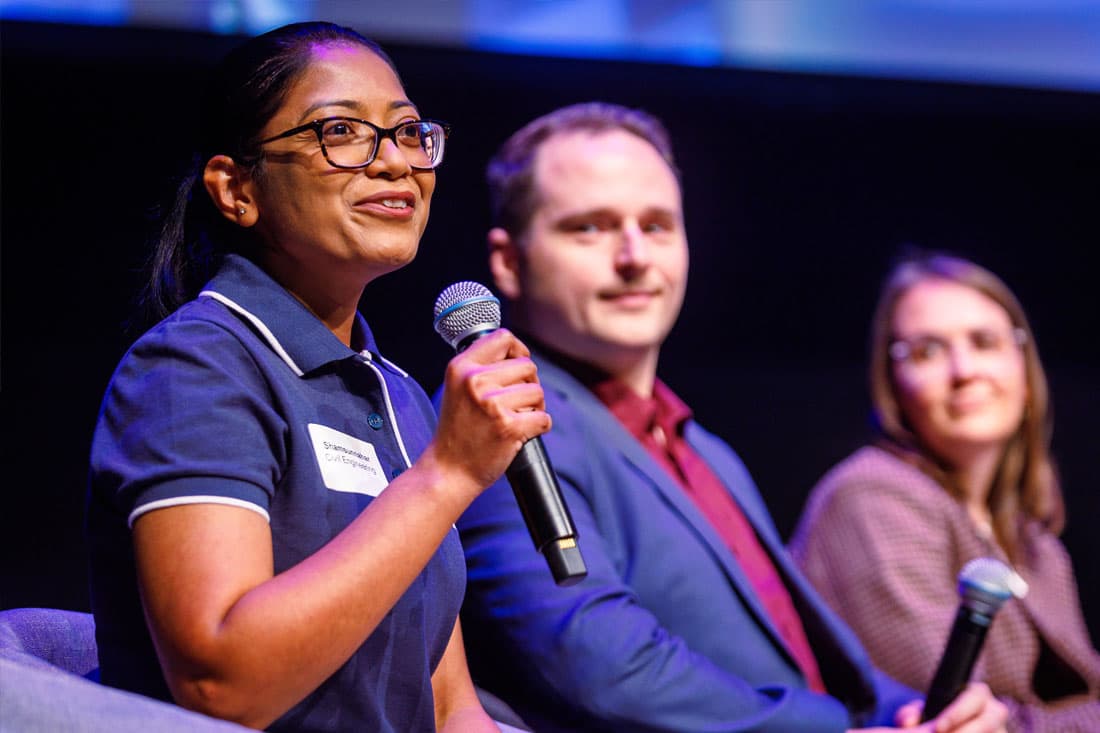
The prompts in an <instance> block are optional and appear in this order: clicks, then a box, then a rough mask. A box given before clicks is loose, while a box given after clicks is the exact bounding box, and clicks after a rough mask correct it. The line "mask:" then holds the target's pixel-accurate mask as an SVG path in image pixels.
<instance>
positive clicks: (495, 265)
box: [488, 227, 521, 300]
mask: <svg viewBox="0 0 1100 733" xmlns="http://www.w3.org/2000/svg"><path fill="white" fill-rule="evenodd" d="M488 240H489V271H490V272H491V273H492V274H493V282H494V283H496V286H497V290H499V291H500V293H501V294H502V295H503V296H504V297H505V298H507V299H508V300H515V299H517V298H518V297H519V296H520V291H521V287H520V278H519V266H520V265H519V247H518V245H517V244H516V242H515V240H514V239H512V236H511V235H510V234H508V232H506V231H505V230H504V229H501V228H500V227H493V228H492V229H490V230H489V237H488Z"/></svg>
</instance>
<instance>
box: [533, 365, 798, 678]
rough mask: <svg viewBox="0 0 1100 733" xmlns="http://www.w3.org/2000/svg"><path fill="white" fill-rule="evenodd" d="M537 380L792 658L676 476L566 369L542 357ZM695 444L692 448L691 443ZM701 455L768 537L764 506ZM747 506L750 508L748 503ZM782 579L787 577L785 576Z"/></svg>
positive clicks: (725, 548) (727, 551) (729, 554)
mask: <svg viewBox="0 0 1100 733" xmlns="http://www.w3.org/2000/svg"><path fill="white" fill-rule="evenodd" d="M539 380H540V382H541V383H542V384H543V386H544V387H549V388H552V389H554V390H556V391H557V392H558V393H559V394H561V396H562V397H563V398H565V399H567V400H569V401H570V402H572V403H573V404H574V405H575V406H576V407H577V409H578V410H579V411H580V412H581V413H583V414H584V415H585V417H586V418H587V419H588V420H590V421H591V423H592V424H593V425H595V426H596V427H597V428H598V430H599V433H600V435H602V436H604V437H605V438H606V440H607V441H608V442H609V443H610V444H611V445H612V446H613V447H614V448H615V450H617V451H618V452H619V453H621V454H622V455H623V456H624V457H625V458H626V460H627V461H629V462H630V463H631V465H632V466H633V467H634V468H635V470H636V471H637V472H638V473H639V474H640V475H641V476H642V477H644V478H645V479H646V481H645V483H644V485H639V487H638V490H642V489H643V488H648V489H649V490H651V491H653V492H654V493H656V494H657V495H658V497H659V498H660V499H661V500H662V501H664V502H665V503H666V504H668V505H669V506H671V507H672V508H673V510H674V511H675V512H676V514H677V515H678V516H679V517H680V518H681V519H682V521H683V522H684V524H686V525H687V526H688V527H690V528H691V530H692V531H693V532H694V533H695V534H696V535H698V537H699V538H700V540H701V541H702V542H703V543H704V545H705V546H706V547H707V548H708V549H709V550H710V552H711V554H712V555H713V556H714V558H715V560H716V561H717V562H718V564H719V565H720V566H721V568H722V570H723V571H724V572H725V574H726V576H727V577H728V578H729V580H730V584H731V585H732V586H733V587H734V589H735V591H736V592H737V593H738V595H740V596H741V598H742V599H743V600H744V602H745V605H746V606H747V607H748V608H749V609H750V610H751V612H752V614H753V616H755V617H756V620H757V622H758V623H759V624H760V625H761V626H762V627H763V628H764V629H766V631H767V633H768V634H769V635H770V636H771V638H772V640H773V641H774V643H775V644H776V647H777V648H779V649H782V650H783V651H784V653H785V654H787V656H788V657H790V655H789V653H788V652H787V647H786V644H785V643H784V641H783V640H782V637H780V636H779V631H778V629H776V627H775V625H774V624H773V622H772V620H771V617H770V616H769V615H768V613H767V611H766V609H765V608H764V605H763V603H761V601H760V599H759V597H758V596H757V594H756V591H755V590H754V589H753V587H752V583H751V582H750V581H749V578H748V576H746V575H745V572H744V571H743V570H742V569H741V566H740V564H738V563H737V562H736V561H735V560H734V558H733V554H732V552H731V551H730V549H729V547H728V546H727V545H726V543H725V542H724V541H723V540H722V538H721V537H719V536H718V533H717V532H716V531H715V529H714V527H713V526H712V525H711V523H710V522H709V521H708V520H707V519H706V517H704V516H703V513H702V512H701V511H700V510H699V508H698V507H697V506H696V505H695V503H694V502H693V501H692V500H691V499H690V498H689V497H688V496H687V494H686V493H685V492H684V490H683V489H682V488H681V487H680V485H679V484H678V483H677V482H676V481H675V479H673V478H672V477H671V476H669V475H668V472H667V471H665V470H664V469H663V468H662V467H661V466H660V465H659V464H658V463H657V462H656V461H655V460H653V458H652V457H651V456H650V455H649V453H648V452H647V451H646V450H645V448H644V447H643V446H642V445H641V444H640V443H639V442H638V441H637V440H636V439H635V438H634V436H633V435H631V434H630V433H629V432H628V431H627V430H626V428H624V427H623V426H622V424H621V423H619V421H618V420H616V419H615V416H614V415H612V414H611V411H610V410H608V409H607V407H606V406H605V405H604V404H603V403H602V402H600V401H599V399H597V398H596V396H595V395H593V394H592V392H591V391H590V390H589V389H587V388H586V387H585V386H584V385H582V384H581V383H580V382H578V381H577V380H576V379H574V378H573V377H572V376H571V375H570V374H569V373H568V372H565V371H564V370H562V369H561V368H560V367H558V366H556V365H554V364H553V363H551V362H548V361H544V360H540V361H539ZM693 447H696V446H695V444H694V443H693ZM696 449H697V450H699V449H698V447H696ZM700 455H702V456H703V458H704V460H706V461H707V463H708V464H710V465H711V467H712V469H713V470H714V471H715V473H716V474H717V475H718V476H719V478H721V479H722V481H723V483H724V484H725V485H726V486H727V489H728V490H730V492H731V494H732V495H733V498H734V500H735V501H736V502H737V503H738V505H739V506H740V507H741V508H742V510H743V511H744V512H745V515H746V517H747V518H748V520H749V523H750V524H752V525H753V527H754V528H755V529H756V531H757V532H758V534H759V535H761V536H763V535H767V534H768V528H770V527H771V526H772V525H771V522H770V520H765V521H761V520H760V517H759V514H760V511H764V512H766V511H767V509H766V508H764V507H760V508H757V507H755V506H751V502H746V501H744V500H743V498H744V497H741V496H738V492H737V491H735V490H734V489H733V487H731V486H730V483H731V482H729V481H728V477H729V476H730V475H731V473H730V472H729V471H725V470H723V469H724V466H722V465H720V462H719V465H716V462H715V461H713V460H712V457H711V456H708V455H706V453H705V452H703V451H700ZM747 504H748V505H749V506H746V505H747ZM761 527H764V528H765V530H764V531H761V529H760V528H761ZM774 542H778V538H775V539H774V541H764V546H765V548H766V550H767V552H768V554H769V555H770V556H771V557H773V558H774V557H775V548H774ZM780 572H781V573H782V574H783V575H784V576H786V575H787V573H785V572H783V571H782V570H781V571H780ZM784 580H786V578H785V577H784ZM791 662H792V664H793V663H794V660H793V659H791Z"/></svg>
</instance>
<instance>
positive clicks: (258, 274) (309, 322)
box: [200, 254, 381, 376]
mask: <svg viewBox="0 0 1100 733" xmlns="http://www.w3.org/2000/svg"><path fill="white" fill-rule="evenodd" d="M200 295H205V296H208V297H213V298H215V299H217V300H219V301H221V302H222V303H224V304H225V305H226V306H227V307H229V308H230V309H231V310H233V311H235V312H236V313H237V314H238V315H240V316H242V317H244V318H245V319H247V320H248V321H250V322H251V323H252V325H253V326H255V327H256V328H257V330H259V331H260V332H261V334H262V335H263V337H264V338H265V340H267V341H268V343H269V345H270V346H271V347H272V349H274V350H275V351H276V352H277V353H279V355H280V356H281V357H282V358H283V360H284V361H287V363H288V364H289V365H290V366H291V368H292V369H294V370H295V371H296V372H298V373H299V376H302V375H304V374H308V373H310V372H312V371H313V370H315V369H317V368H319V367H322V366H324V365H325V364H328V363H331V362H334V361H339V360H342V359H347V358H349V357H352V356H355V355H356V354H357V353H362V352H356V351H353V350H352V349H350V348H348V347H347V346H345V345H344V343H343V342H342V341H340V339H338V338H336V335H335V334H334V333H332V331H330V330H329V329H328V327H327V326H326V325H325V324H324V323H322V322H321V320H320V319H319V318H317V316H315V315H314V314H313V313H310V312H309V310H308V309H307V308H306V307H305V306H304V305H303V304H302V303H301V302H300V301H299V300H298V299H297V298H295V297H294V296H293V295H291V294H290V293H289V292H288V291H287V290H286V288H284V287H283V286H282V285H280V284H279V283H278V282H276V281H275V280H274V279H273V278H272V277H271V276H270V275H268V274H267V272H265V271H264V270H263V269H262V268H261V267H259V266H258V265H257V264H255V263H254V262H252V261H251V260H249V259H247V258H245V257H241V256H240V255H235V254H230V255H227V256H226V258H225V262H224V263H223V264H222V266H221V267H220V268H219V269H218V272H217V274H216V275H214V277H213V278H212V279H211V280H210V282H209V283H207V285H206V287H205V288H203V292H202V293H200ZM227 301H228V302H227ZM352 343H357V344H362V345H363V351H364V352H368V353H369V354H371V355H374V356H378V358H381V357H380V355H379V354H378V347H377V345H376V344H375V342H374V335H373V334H372V333H371V331H370V328H369V327H368V326H367V322H366V319H364V318H363V315H362V314H361V313H358V312H357V313H356V314H355V324H354V326H353V327H352Z"/></svg>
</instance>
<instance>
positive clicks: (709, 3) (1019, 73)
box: [0, 0, 1100, 91]
mask: <svg viewBox="0 0 1100 733" xmlns="http://www.w3.org/2000/svg"><path fill="white" fill-rule="evenodd" d="M0 18H3V19H8V20H29V21H44V22H55V23H75V24H94V25H116V26H136V27H142V26H148V27H161V28H165V27H167V28H181V29H188V30H204V31H210V32H215V33H247V34H254V33H260V32H263V31H265V30H267V29H269V28H272V27H275V26H277V25H281V24H284V23H289V22H294V21H299V20H331V21H333V22H337V23H341V24H344V25H349V26H352V27H354V28H356V29H357V30H359V31H361V32H363V33H364V34H365V35H368V36H372V37H374V38H376V39H378V40H380V41H383V42H385V41H401V42H412V43H421V44H428V45H445V46H450V47H457V48H471V49H482V50H492V51H500V52H505V53H521V54H532V55H542V56H572V57H581V58H612V59H637V60H646V61H659V62H668V63H677V64H688V65H705V66H732V67H740V68H751V69H764V70H778V71H795V72H819V73H830V74H852V75H870V76H881V77H888V78H910V79H927V80H939V81H957V82H969V83H979V84H1003V85H1012V86H1023V87H1036V88H1052V89H1066V90H1086V91H1100V50H1098V49H1100V0H877V1H875V2H870V1H866V0H827V1H825V2H823V1H821V0H520V1H517V0H422V1H421V2H420V3H399V2H392V1H389V2H379V1H378V0H192V1H190V2H187V1H180V0H79V1H77V0H0Z"/></svg>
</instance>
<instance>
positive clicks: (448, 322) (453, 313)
mask: <svg viewBox="0 0 1100 733" xmlns="http://www.w3.org/2000/svg"><path fill="white" fill-rule="evenodd" d="M434 310H435V320H434V321H433V325H434V326H435V331H436V333H438V334H439V335H440V336H442V337H443V340H444V341H446V342H447V343H448V344H450V345H451V347H453V348H458V345H459V344H461V343H462V342H463V341H464V340H465V339H466V338H467V337H468V336H470V335H472V334H475V333H478V332H480V331H493V330H496V329H498V328H500V301H499V300H498V299H497V298H496V296H494V295H493V293H492V291H491V290H489V288H487V287H485V286H484V285H482V284H481V283H476V282H473V281H472V280H463V281H462V282H457V283H455V284H453V285H448V286H447V287H446V288H444V290H443V292H442V293H440V294H439V297H438V298H436V299H435V309H434Z"/></svg>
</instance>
